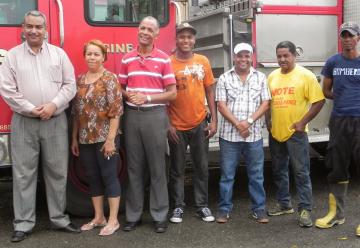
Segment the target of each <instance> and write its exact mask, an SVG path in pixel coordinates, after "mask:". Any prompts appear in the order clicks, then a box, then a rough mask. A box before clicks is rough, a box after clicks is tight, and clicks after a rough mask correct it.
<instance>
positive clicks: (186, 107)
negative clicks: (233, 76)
mask: <svg viewBox="0 0 360 248" xmlns="http://www.w3.org/2000/svg"><path fill="white" fill-rule="evenodd" d="M170 59H171V65H172V68H173V70H174V73H175V78H176V88H177V97H176V99H175V100H174V101H171V102H170V104H169V106H168V113H169V118H170V122H171V125H173V126H174V127H175V128H176V129H177V130H189V129H192V128H194V127H196V126H198V125H199V124H200V123H201V122H202V121H203V120H204V119H205V116H206V107H205V87H208V86H210V85H212V84H214V83H215V79H214V75H213V73H212V70H211V66H210V63H209V60H208V59H207V58H206V57H205V56H202V55H200V54H194V56H193V57H192V58H191V59H189V60H185V61H184V60H179V59H177V58H176V57H175V55H172V56H171V57H170Z"/></svg>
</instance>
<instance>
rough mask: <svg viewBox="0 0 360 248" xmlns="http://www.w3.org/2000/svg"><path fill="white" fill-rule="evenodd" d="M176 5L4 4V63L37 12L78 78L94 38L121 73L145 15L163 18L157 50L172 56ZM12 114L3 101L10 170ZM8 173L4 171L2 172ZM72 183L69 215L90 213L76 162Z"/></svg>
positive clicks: (0, 8) (126, 1)
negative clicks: (88, 44)
mask: <svg viewBox="0 0 360 248" xmlns="http://www.w3.org/2000/svg"><path fill="white" fill-rule="evenodd" d="M175 7H176V6H175V4H174V3H172V2H171V1H169V0H76V1H72V0H26V1H23V0H0V33H1V38H0V64H1V62H2V60H3V59H4V56H5V54H6V51H7V50H9V49H10V48H12V47H14V46H16V45H18V44H20V43H21V42H22V41H23V40H24V38H23V35H22V28H21V23H22V22H23V17H24V14H25V13H26V12H27V11H29V10H33V9H36V10H39V11H41V12H43V13H44V14H45V15H46V17H47V22H48V23H47V25H48V27H47V31H48V34H47V41H48V42H49V43H51V44H54V45H57V46H60V47H62V48H63V49H64V50H65V51H66V52H67V54H68V56H69V58H70V60H71V61H72V63H73V65H74V67H75V73H76V75H77V74H79V73H83V72H85V70H86V64H85V63H84V59H83V56H82V49H83V45H84V44H85V43H86V42H87V41H89V40H90V39H94V38H96V39H100V40H102V41H103V42H104V43H106V44H107V46H108V53H109V54H108V61H107V62H106V64H105V67H106V68H107V69H109V70H110V71H112V72H114V73H116V74H117V73H118V72H119V66H120V61H121V57H122V56H123V54H124V53H126V52H129V51H131V50H132V49H134V48H135V47H136V44H137V26H138V25H139V21H140V20H141V19H142V18H143V17H145V16H149V15H151V16H154V17H156V18H157V19H158V20H159V22H160V26H161V27H160V29H161V30H160V37H159V38H158V39H157V40H156V46H157V47H159V48H160V49H162V50H163V51H165V52H168V53H170V51H171V50H172V49H173V48H174V44H175V43H174V37H175V22H176V16H175V15H176V9H175ZM11 115H12V113H11V110H10V109H9V107H8V106H7V105H6V104H5V102H4V101H3V99H2V98H1V97H0V169H1V168H4V167H10V166H11V157H10V131H11V130H10V120H11ZM19 156H21V154H19ZM122 168H123V166H122V163H120V164H119V176H120V177H121V176H123V174H124V170H123V169H122ZM3 172H4V170H0V174H2V173H3ZM68 185H69V187H68V211H70V212H71V213H74V214H78V215H88V214H90V213H91V207H90V205H89V204H90V202H89V200H88V197H87V196H86V193H87V190H88V186H87V183H86V179H85V175H84V170H83V169H82V166H81V165H80V164H79V163H78V162H77V161H76V160H74V159H71V161H70V163H69V183H68Z"/></svg>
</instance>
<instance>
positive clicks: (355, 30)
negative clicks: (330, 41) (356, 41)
mask: <svg viewBox="0 0 360 248" xmlns="http://www.w3.org/2000/svg"><path fill="white" fill-rule="evenodd" d="M344 31H348V32H349V33H351V34H352V35H355V36H356V35H360V27H359V25H358V24H357V23H355V22H345V23H343V24H342V25H341V26H340V32H339V34H340V35H341V34H342V33H343V32H344Z"/></svg>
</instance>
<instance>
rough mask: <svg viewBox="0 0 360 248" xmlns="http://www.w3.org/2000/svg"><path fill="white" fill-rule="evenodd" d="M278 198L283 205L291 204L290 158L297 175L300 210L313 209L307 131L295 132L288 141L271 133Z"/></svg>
mask: <svg viewBox="0 0 360 248" xmlns="http://www.w3.org/2000/svg"><path fill="white" fill-rule="evenodd" d="M269 145H270V152H271V157H272V166H273V175H274V181H275V184H276V187H277V193H276V198H277V200H278V202H279V204H280V205H281V206H283V207H289V206H291V199H290V193H289V159H290V161H291V165H292V169H293V172H294V177H295V185H296V191H297V195H298V211H301V210H303V209H306V210H309V211H311V208H312V187H311V179H310V156H309V141H308V137H307V134H306V133H302V132H295V133H294V134H293V135H292V136H291V137H290V138H289V139H288V140H287V141H285V142H278V141H277V140H275V139H274V138H273V137H272V136H271V135H269Z"/></svg>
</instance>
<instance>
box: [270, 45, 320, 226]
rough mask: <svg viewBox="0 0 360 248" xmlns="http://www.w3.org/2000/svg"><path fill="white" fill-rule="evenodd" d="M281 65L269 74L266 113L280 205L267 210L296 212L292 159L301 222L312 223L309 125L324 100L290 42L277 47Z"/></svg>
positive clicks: (313, 76)
mask: <svg viewBox="0 0 360 248" xmlns="http://www.w3.org/2000/svg"><path fill="white" fill-rule="evenodd" d="M276 56H277V60H278V63H279V66H280V68H279V69H276V70H274V71H273V72H272V73H271V74H270V75H269V77H268V83H269V87H270V91H271V96H272V100H271V110H270V113H271V114H268V115H267V118H266V119H267V121H266V123H267V127H268V130H269V132H270V134H269V146H270V152H271V157H272V164H273V175H274V181H275V184H276V186H277V195H276V197H277V200H278V205H277V206H276V207H275V208H274V209H271V210H269V211H268V215H270V216H278V215H283V214H291V213H294V209H293V208H292V205H291V199H290V193H289V159H290V161H291V164H292V167H293V171H294V175H295V185H296V190H297V194H298V213H299V217H298V223H299V225H300V226H301V227H310V226H312V225H313V224H312V220H311V215H310V212H311V209H312V186H311V179H310V157H309V141H308V137H307V133H306V132H307V124H308V123H309V122H310V121H311V120H312V119H313V118H314V117H315V116H316V115H317V114H318V113H319V111H320V110H321V108H322V106H323V105H324V103H325V100H324V95H323V93H322V90H321V87H320V84H319V83H318V82H317V80H316V77H315V75H314V74H313V73H312V72H311V71H309V70H307V69H305V68H304V67H302V66H299V65H296V63H295V60H296V47H295V45H294V44H293V43H292V42H290V41H283V42H280V43H279V44H278V45H277V46H276Z"/></svg>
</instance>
